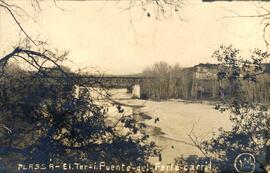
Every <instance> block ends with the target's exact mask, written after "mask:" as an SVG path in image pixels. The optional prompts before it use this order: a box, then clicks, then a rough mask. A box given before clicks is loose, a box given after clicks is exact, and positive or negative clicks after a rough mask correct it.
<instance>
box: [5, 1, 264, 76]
mask: <svg viewBox="0 0 270 173" xmlns="http://www.w3.org/2000/svg"><path fill="white" fill-rule="evenodd" d="M58 6H60V7H61V8H64V9H65V11H62V10H60V9H59V8H57V7H55V6H54V5H53V4H52V3H49V2H45V3H42V7H43V10H42V12H41V14H39V16H37V19H38V21H37V23H34V22H33V21H32V20H25V21H23V25H24V26H25V28H26V30H27V31H29V33H31V35H33V36H34V37H35V36H37V35H40V36H39V37H40V39H46V40H48V42H49V43H50V44H51V46H52V47H57V48H59V49H63V50H68V51H70V54H69V59H70V61H71V62H69V63H68V65H69V66H71V67H72V68H78V67H95V68H98V69H100V70H102V71H105V72H106V73H108V74H131V73H139V72H141V71H142V70H143V69H144V68H145V67H147V66H150V65H152V64H153V63H155V62H158V61H166V62H168V63H170V64H174V63H179V64H180V65H181V66H193V65H196V64H198V63H206V62H211V63H213V62H215V61H214V60H213V59H212V58H211V54H212V52H213V51H214V50H215V49H216V48H218V47H219V45H221V44H226V45H228V44H232V45H234V46H235V47H237V48H240V49H242V50H244V51H248V50H249V49H252V48H255V47H259V48H262V49H265V44H264V41H263V39H262V26H261V25H260V23H259V21H258V20H256V19H250V18H248V19H245V18H226V19H222V17H224V16H228V15H232V13H231V12H230V10H233V11H236V12H238V13H240V14H254V12H255V9H256V8H255V6H254V2H216V3H203V2H201V0H186V6H185V7H184V9H183V11H181V13H179V15H181V16H182V17H183V18H184V19H185V21H181V20H179V18H178V17H177V16H176V15H172V16H171V17H168V18H166V19H162V20H156V19H155V18H154V17H153V15H152V16H151V17H147V15H146V12H143V11H142V10H140V9H133V10H132V11H131V13H129V11H128V10H124V9H123V7H125V3H121V2H120V3H115V2H105V1H91V2H86V1H82V2H74V1H71V2H58ZM25 8H26V9H27V8H28V6H27V5H25ZM0 13H1V18H0V43H1V48H0V49H1V54H3V52H4V51H8V50H9V49H11V46H12V45H13V44H14V43H16V42H17V41H18V38H19V36H18V28H17V26H16V25H15V24H14V22H10V21H11V19H10V17H9V16H8V15H6V13H4V11H0ZM130 14H131V15H130ZM131 19H132V21H133V26H134V27H132V25H131V23H130V21H131Z"/></svg>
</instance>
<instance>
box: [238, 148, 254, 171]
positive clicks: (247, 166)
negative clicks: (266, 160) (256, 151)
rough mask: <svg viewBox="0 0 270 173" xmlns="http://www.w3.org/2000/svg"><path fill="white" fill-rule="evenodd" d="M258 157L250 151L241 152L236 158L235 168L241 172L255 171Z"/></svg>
mask: <svg viewBox="0 0 270 173" xmlns="http://www.w3.org/2000/svg"><path fill="white" fill-rule="evenodd" d="M255 167H256V159H255V157H254V156H253V155H252V154H250V153H242V154H239V155H238V156H237V157H236V158H235V160H234V168H235V169H236V171H237V172H240V173H252V172H254V171H255Z"/></svg>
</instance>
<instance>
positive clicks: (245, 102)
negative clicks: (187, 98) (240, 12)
mask: <svg viewBox="0 0 270 173" xmlns="http://www.w3.org/2000/svg"><path fill="white" fill-rule="evenodd" d="M213 57H214V58H217V60H218V61H219V62H220V63H219V67H220V69H219V72H218V74H217V75H218V78H219V80H220V81H226V82H229V83H230V86H231V90H232V95H231V97H227V98H224V97H221V100H220V103H218V104H217V105H216V106H215V109H217V110H219V111H220V112H224V111H228V112H229V113H230V120H231V122H232V129H231V130H224V129H222V128H220V129H219V133H218V134H216V135H214V136H213V137H212V139H210V140H208V141H203V142H199V143H196V142H198V141H197V140H195V141H194V140H193V143H194V142H195V144H197V145H196V146H197V147H198V148H199V149H200V150H201V151H202V153H203V155H204V157H199V156H195V158H194V157H191V156H190V157H179V158H177V159H176V163H178V164H180V165H182V164H183V163H193V164H194V163H196V160H197V161H198V162H199V161H200V162H201V160H205V161H209V160H211V161H212V165H214V166H215V169H216V170H217V171H218V172H235V171H236V170H235V167H234V161H235V158H236V157H237V156H238V155H239V154H241V153H251V154H252V155H254V157H255V158H256V165H255V172H265V171H266V170H267V169H269V160H270V157H269V155H270V154H269V151H270V150H269V149H270V146H269V141H270V135H269V134H270V129H269V127H270V115H269V112H268V106H267V105H264V104H262V103H256V102H253V101H251V100H249V99H247V93H246V91H244V90H243V89H242V88H243V87H242V86H243V85H245V84H246V82H248V83H250V84H253V85H255V84H256V82H257V79H258V78H259V76H261V75H268V77H269V74H265V67H266V66H265V64H264V62H265V61H266V60H267V59H268V58H269V57H270V54H269V53H268V52H264V51H261V50H259V49H255V50H254V51H253V53H252V55H251V56H249V57H246V58H244V57H241V55H240V51H239V50H238V49H235V48H233V47H232V46H221V47H220V49H218V50H217V51H215V52H214V54H213ZM221 87H222V86H221ZM221 91H223V90H221ZM191 139H193V138H191Z"/></svg>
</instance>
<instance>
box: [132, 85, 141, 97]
mask: <svg viewBox="0 0 270 173" xmlns="http://www.w3.org/2000/svg"><path fill="white" fill-rule="evenodd" d="M132 98H137V99H139V98H141V87H140V85H139V84H135V85H133V86H132Z"/></svg>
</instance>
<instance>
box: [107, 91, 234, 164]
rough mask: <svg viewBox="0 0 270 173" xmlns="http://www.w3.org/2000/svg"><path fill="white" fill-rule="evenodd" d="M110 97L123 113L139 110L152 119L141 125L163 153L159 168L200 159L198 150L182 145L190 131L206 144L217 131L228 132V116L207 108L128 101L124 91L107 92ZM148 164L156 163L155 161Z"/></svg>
mask: <svg viewBox="0 0 270 173" xmlns="http://www.w3.org/2000/svg"><path fill="white" fill-rule="evenodd" d="M110 93H111V95H112V98H113V99H114V100H116V101H118V102H121V103H123V104H126V105H129V106H127V107H125V110H126V111H127V112H128V111H130V112H136V111H138V110H136V109H139V111H140V112H143V113H144V114H146V115H149V116H150V117H152V119H146V120H144V121H145V122H146V124H147V125H148V131H149V133H150V136H151V139H152V140H154V141H155V142H156V143H157V144H158V145H159V146H161V148H162V150H163V151H162V162H161V163H162V164H173V163H174V159H175V158H176V157H178V156H181V155H191V154H198V155H202V153H201V152H200V151H199V149H198V148H196V147H194V146H191V145H189V144H186V143H192V142H191V140H190V138H189V137H188V134H190V132H191V131H193V133H194V134H195V135H196V136H197V137H198V140H206V139H209V138H211V136H212V135H213V133H214V132H215V133H216V132H217V130H218V128H220V127H223V128H224V129H230V128H231V122H230V120H229V115H228V113H220V112H218V111H217V110H214V109H213V105H210V104H200V103H185V102H183V101H178V100H169V101H159V102H157V101H150V100H141V99H132V98H131V95H130V94H128V93H127V92H126V89H114V90H110ZM133 106H135V107H136V106H137V108H133ZM138 107H140V108H138ZM157 118H158V119H157ZM155 120H156V122H155ZM157 120H159V121H157ZM192 129H193V130H192ZM151 161H152V162H158V161H157V160H155V159H153V160H151Z"/></svg>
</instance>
